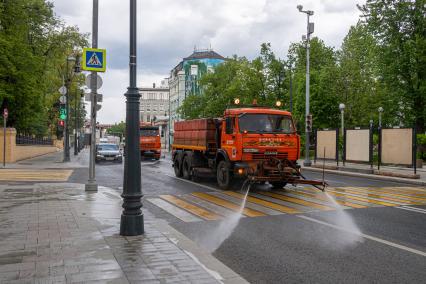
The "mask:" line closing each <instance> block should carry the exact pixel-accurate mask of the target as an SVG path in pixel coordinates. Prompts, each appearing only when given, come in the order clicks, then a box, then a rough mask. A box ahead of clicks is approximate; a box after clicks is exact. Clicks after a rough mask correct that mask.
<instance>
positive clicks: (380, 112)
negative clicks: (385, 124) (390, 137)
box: [377, 107, 384, 128]
mask: <svg viewBox="0 0 426 284" xmlns="http://www.w3.org/2000/svg"><path fill="white" fill-rule="evenodd" d="M377 110H378V111H379V128H382V112H383V111H384V109H383V108H382V107H379V108H378V109H377Z"/></svg>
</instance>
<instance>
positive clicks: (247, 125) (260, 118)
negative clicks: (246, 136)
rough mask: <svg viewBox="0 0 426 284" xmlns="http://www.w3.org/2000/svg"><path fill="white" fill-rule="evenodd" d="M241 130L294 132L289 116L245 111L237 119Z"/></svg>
mask: <svg viewBox="0 0 426 284" xmlns="http://www.w3.org/2000/svg"><path fill="white" fill-rule="evenodd" d="M238 122H239V126H240V131H241V132H245V131H247V132H251V133H287V134H290V133H294V132H295V130H294V126H293V121H292V120H291V117H290V116H285V115H279V114H262V113H245V114H243V115H241V116H240V118H239V119H238Z"/></svg>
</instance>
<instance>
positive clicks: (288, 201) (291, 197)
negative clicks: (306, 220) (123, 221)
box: [147, 186, 426, 222]
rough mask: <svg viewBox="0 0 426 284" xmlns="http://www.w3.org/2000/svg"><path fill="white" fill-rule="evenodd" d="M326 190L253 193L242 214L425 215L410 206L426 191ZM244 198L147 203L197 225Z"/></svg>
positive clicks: (216, 195)
mask: <svg viewBox="0 0 426 284" xmlns="http://www.w3.org/2000/svg"><path fill="white" fill-rule="evenodd" d="M326 191H327V193H324V192H321V191H319V190H317V189H315V188H312V187H309V186H304V187H300V186H298V187H290V188H286V189H285V190H278V191H270V190H253V191H250V193H249V194H248V196H247V201H246V204H245V207H244V208H243V210H242V212H241V213H242V215H243V217H262V216H269V215H280V214H303V213H308V212H315V211H332V210H341V209H345V210H346V209H362V208H369V207H387V206H389V207H398V208H401V209H406V208H408V209H409V210H411V211H412V212H418V213H421V212H423V211H424V212H423V214H425V213H426V210H424V209H418V208H417V209H416V208H415V207H410V206H413V205H426V189H425V188H419V187H328V188H327V190H326ZM327 195H329V196H331V198H333V199H334V200H335V201H333V200H330V197H329V196H327ZM243 199H244V194H243V193H241V192H237V191H210V192H192V193H189V194H182V195H170V194H167V195H160V196H158V197H155V198H148V199H147V200H148V201H149V202H151V203H152V204H154V205H155V206H157V207H159V208H161V209H162V210H164V211H166V212H168V213H169V214H171V215H173V216H175V217H177V218H178V219H180V220H182V221H184V222H198V221H215V220H221V219H225V218H228V217H229V216H230V215H231V214H232V213H234V212H238V211H239V210H240V209H241V208H240V207H241V204H242V202H243ZM410 208H412V209H410ZM408 209H406V210H408Z"/></svg>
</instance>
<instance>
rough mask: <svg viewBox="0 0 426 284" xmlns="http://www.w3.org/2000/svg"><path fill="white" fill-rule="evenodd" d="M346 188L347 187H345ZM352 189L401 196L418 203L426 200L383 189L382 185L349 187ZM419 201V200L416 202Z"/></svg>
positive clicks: (387, 195) (367, 192) (385, 195)
mask: <svg viewBox="0 0 426 284" xmlns="http://www.w3.org/2000/svg"><path fill="white" fill-rule="evenodd" d="M345 188H346V187H345ZM348 188H349V189H350V190H353V191H357V192H362V193H366V194H377V195H381V196H382V194H384V195H383V196H384V197H399V198H401V199H403V200H404V199H405V200H409V201H413V204H414V203H418V202H426V198H420V197H414V196H411V195H408V194H401V193H397V194H396V193H392V192H390V191H388V190H382V189H381V188H380V187H377V188H376V187H372V188H368V187H348ZM416 201H417V202H416Z"/></svg>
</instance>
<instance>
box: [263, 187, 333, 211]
mask: <svg viewBox="0 0 426 284" xmlns="http://www.w3.org/2000/svg"><path fill="white" fill-rule="evenodd" d="M259 194H261V195H266V196H269V197H273V198H276V199H280V200H282V201H287V202H290V203H296V204H299V205H303V206H307V207H311V208H315V209H320V210H335V209H334V208H332V207H329V206H325V205H322V204H318V203H314V202H311V201H306V200H303V199H299V198H295V197H289V196H284V195H281V194H277V193H272V192H265V191H263V192H259Z"/></svg>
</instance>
